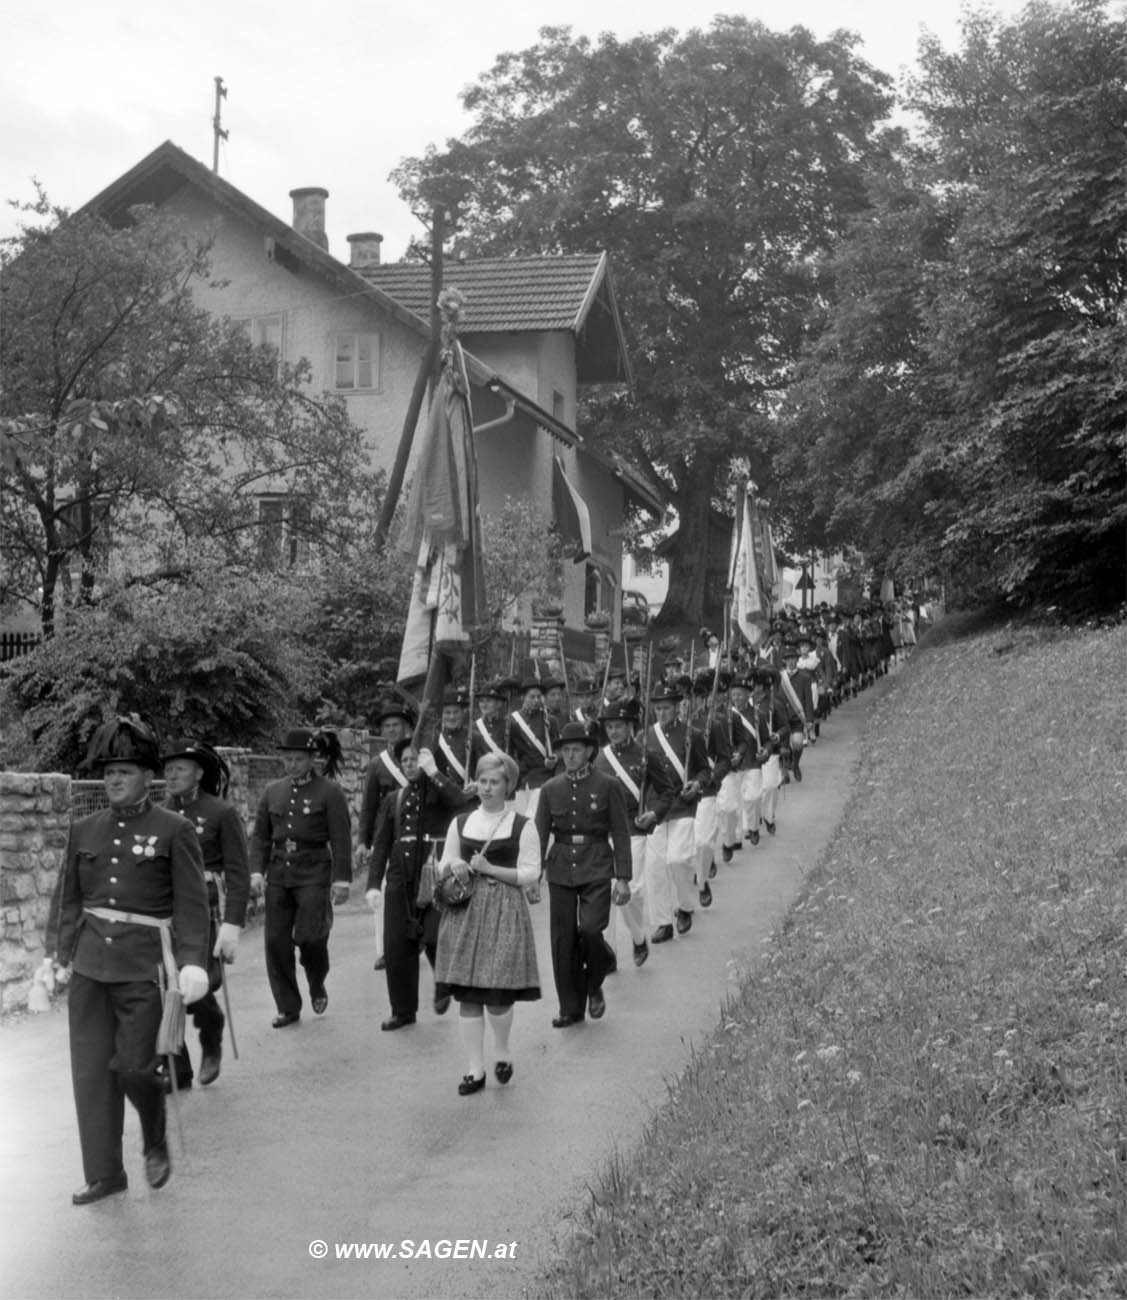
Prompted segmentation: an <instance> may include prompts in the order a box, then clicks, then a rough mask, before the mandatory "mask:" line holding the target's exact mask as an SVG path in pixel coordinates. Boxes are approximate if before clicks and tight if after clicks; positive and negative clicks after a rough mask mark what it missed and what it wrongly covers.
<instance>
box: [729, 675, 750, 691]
mask: <svg viewBox="0 0 1127 1300" xmlns="http://www.w3.org/2000/svg"><path fill="white" fill-rule="evenodd" d="M732 690H733V691H750V690H751V682H750V681H749V680H748V679H747V678H746V677H733V678H732Z"/></svg>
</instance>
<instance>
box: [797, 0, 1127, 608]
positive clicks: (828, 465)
mask: <svg viewBox="0 0 1127 1300" xmlns="http://www.w3.org/2000/svg"><path fill="white" fill-rule="evenodd" d="M1125 55H1127V30H1125V25H1124V23H1123V22H1122V21H1119V22H1112V21H1110V20H1109V19H1108V18H1107V16H1106V14H1105V13H1104V10H1103V6H1102V5H1100V4H1099V3H1096V2H1095V0H1076V2H1075V3H1072V4H1070V5H1050V4H1046V3H1034V4H1031V5H1029V6H1027V8H1026V9H1025V10H1024V11H1023V13H1022V14H1021V15H1020V16H1019V17H1018V18H1016V19H1015V20H1013V21H1012V22H1008V23H1007V22H1002V21H1001V20H1000V19H999V18H997V17H994V16H990V15H987V14H972V15H970V16H968V17H967V18H966V19H965V20H964V24H963V38H962V48H961V49H960V50H959V51H957V52H955V53H947V52H946V51H944V50H943V49H942V48H941V46H940V45H939V44H938V43H937V42H936V41H935V40H933V39H931V38H928V39H927V40H925V41H924V42H923V45H922V51H921V71H920V74H919V76H918V77H917V78H916V80H915V82H914V84H913V86H912V96H911V100H910V105H911V107H912V108H913V109H914V110H915V111H916V113H917V114H918V115H919V117H920V120H921V122H922V123H923V127H924V134H923V138H922V140H921V143H920V147H919V148H918V149H917V150H915V151H913V153H912V154H911V155H910V157H909V159H908V160H907V165H906V167H905V169H904V171H903V173H902V175H901V176H900V178H899V180H898V183H897V186H896V187H895V189H891V188H890V189H889V190H887V191H886V192H885V193H884V194H883V195H880V196H875V197H874V204H873V211H874V214H875V216H874V218H873V219H872V220H870V221H866V222H863V223H859V224H858V226H857V228H856V229H855V230H854V231H853V232H852V235H851V237H850V238H849V239H848V240H847V241H846V242H845V243H844V244H843V245H842V246H841V248H840V249H839V250H838V252H837V254H836V256H835V258H834V261H833V268H832V269H833V273H834V276H835V279H836V282H837V285H838V289H839V293H838V296H837V298H836V300H835V303H834V306H833V309H832V311H831V312H830V313H829V320H828V325H827V328H826V330H825V332H824V334H823V335H822V336H821V338H820V339H819V340H818V341H817V343H816V344H815V345H814V347H813V348H812V349H811V351H810V353H809V355H808V357H807V360H806V362H805V364H804V368H803V377H802V380H801V382H800V383H799V384H797V385H796V386H795V388H794V389H793V390H792V393H791V403H790V408H789V416H788V418H787V419H786V420H785V421H784V425H785V427H786V430H787V436H788V438H789V440H790V453H789V456H788V458H787V460H786V465H787V468H788V469H789V470H790V481H791V482H793V483H795V484H796V485H800V486H799V491H800V494H802V495H803V496H804V499H809V500H817V501H818V505H817V507H816V508H815V509H813V510H811V511H810V512H809V513H808V514H807V515H806V529H807V533H808V540H809V541H811V542H814V543H819V544H820V543H822V542H831V541H841V540H843V539H846V538H847V539H849V540H852V541H854V542H856V543H857V544H858V545H860V546H861V547H862V548H863V549H864V550H865V551H866V552H867V553H868V554H869V555H870V556H872V555H874V554H884V555H885V556H887V557H889V559H890V561H891V562H892V563H893V564H894V565H900V566H902V569H906V570H907V571H909V572H911V571H913V569H914V570H915V571H917V572H919V571H921V570H923V571H926V569H928V568H938V567H943V568H946V569H948V570H949V571H954V572H955V574H957V576H958V581H959V582H960V584H961V585H962V586H963V587H964V590H967V589H969V592H970V594H972V595H981V594H987V595H994V596H1004V597H1005V598H1007V599H1009V600H1012V601H1017V602H1026V601H1031V600H1037V599H1048V598H1052V599H1055V600H1068V601H1071V602H1074V603H1076V604H1080V605H1083V604H1091V603H1096V604H1106V603H1109V602H1117V601H1119V600H1121V599H1122V593H1123V585H1124V578H1125V576H1127V575H1125V572H1124V553H1125V549H1124V533H1125V528H1127V477H1125V468H1124V467H1125V459H1124V453H1125V450H1127V448H1125V445H1124V424H1125V416H1127V379H1125V373H1124V366H1123V356H1124V345H1125V342H1127V338H1125V329H1124V313H1123V308H1124V289H1125V287H1127V282H1125V271H1124V267H1125V265H1127V263H1125V260H1124V253H1125V252H1127V248H1125V243H1127V240H1125V234H1124V232H1125V229H1127V224H1125V217H1127V211H1125V209H1127V204H1125V202H1124V193H1125V190H1127V150H1125V147H1124V146H1125V144H1127V140H1125V130H1124V121H1125V120H1127V86H1125V83H1124V78H1123V71H1122V70H1123V66H1124V56H1125ZM898 213H899V219H897V214H898ZM925 556H930V564H927V563H926V562H924V557H925Z"/></svg>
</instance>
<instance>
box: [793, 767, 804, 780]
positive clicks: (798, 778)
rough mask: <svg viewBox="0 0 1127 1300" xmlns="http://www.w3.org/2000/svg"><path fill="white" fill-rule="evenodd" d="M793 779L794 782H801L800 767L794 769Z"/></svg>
mask: <svg viewBox="0 0 1127 1300" xmlns="http://www.w3.org/2000/svg"><path fill="white" fill-rule="evenodd" d="M794 779H795V780H796V781H801V780H802V768H800V767H798V766H796V767H795V769H794Z"/></svg>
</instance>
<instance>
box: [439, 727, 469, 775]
mask: <svg viewBox="0 0 1127 1300" xmlns="http://www.w3.org/2000/svg"><path fill="white" fill-rule="evenodd" d="M438 748H439V749H441V750H442V752H443V753H444V754H445V755H446V760H447V762H448V763H449V764H450V766H451V767H452V768H453V769H454V771H455V772H457V773H458V776H459V778H460V779H461V780H463V781H464V780H465V779H466V769H465V768H464V767H463V766H462V764H461V763H459V762H458V760H457V758H456V757H455V756H454V751H453V750H452V749H451V748H450V742H449V741H448V740H447V739H446V737H445V736H444V735H443V734H442V732H441V731H440V732H439V733H438Z"/></svg>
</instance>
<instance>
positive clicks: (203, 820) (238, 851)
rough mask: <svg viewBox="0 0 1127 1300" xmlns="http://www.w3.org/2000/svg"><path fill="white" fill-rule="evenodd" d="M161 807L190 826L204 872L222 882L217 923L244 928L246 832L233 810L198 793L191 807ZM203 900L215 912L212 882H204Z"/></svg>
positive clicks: (247, 880) (215, 893) (174, 804)
mask: <svg viewBox="0 0 1127 1300" xmlns="http://www.w3.org/2000/svg"><path fill="white" fill-rule="evenodd" d="M165 807H166V808H169V809H171V810H172V811H173V812H178V813H179V814H180V816H181V817H186V818H187V819H188V821H190V822H191V823H192V825H193V826H194V827H195V831H196V838H197V840H198V842H199V846H200V852H201V853H202V854H203V869H204V871H205V872H207V873H208V874H210V875H212V876H215V877H217V878H218V879H219V880H221V881H222V884H223V891H224V903H223V914H222V916H220V917H219V919H220V920H221V921H226V923H227V924H228V925H238V926H242V925H244V924H245V922H246V919H247V903H248V901H249V900H250V865H249V859H248V854H247V836H246V831H244V830H243V823H242V819H241V818H240V817H239V814H238V812H237V810H236V809H235V806H234V805H233V804H229V803H227V802H226V800H224V799H220V798H217V796H215V795H213V794H204V793H203V792H202V791H201V792H200V795H199V798H197V799H196V800H195V801H194V802H192V803H181V802H180V801H179V800H178V799H174V798H169V799H168V800H167V801H166V803H165ZM207 897H208V902H209V903H210V904H211V907H212V910H213V911H215V909H217V908H218V905H219V890H218V888H217V883H216V881H212V880H209V881H208V884H207ZM216 914H217V915H218V913H217V912H216Z"/></svg>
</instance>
